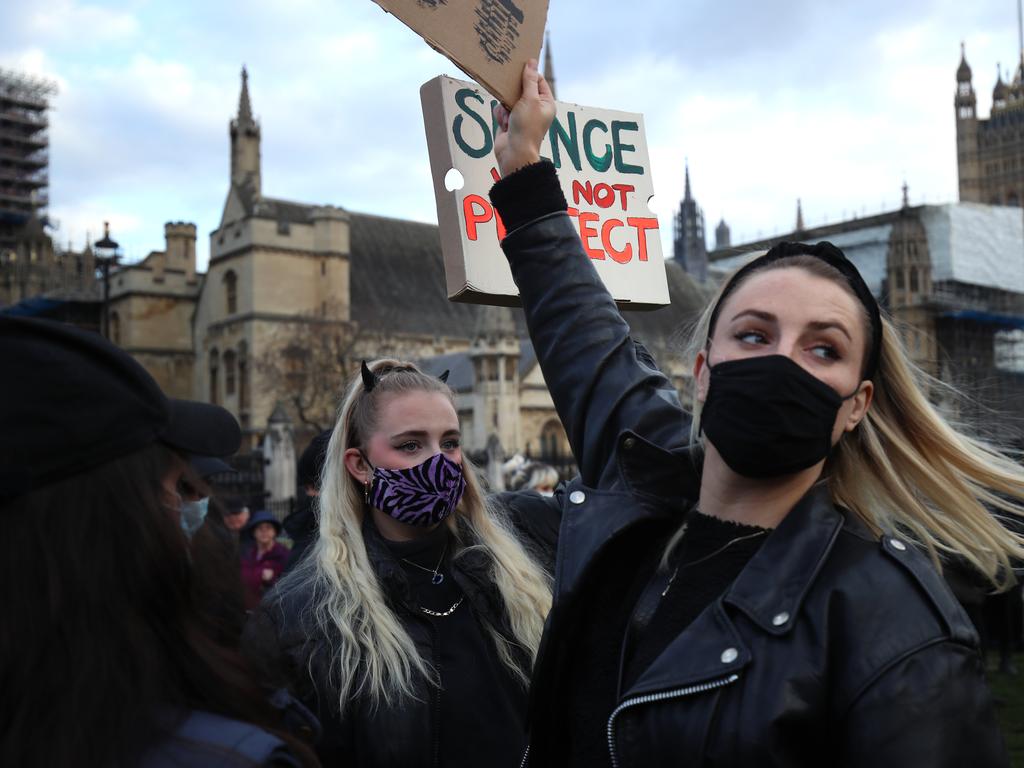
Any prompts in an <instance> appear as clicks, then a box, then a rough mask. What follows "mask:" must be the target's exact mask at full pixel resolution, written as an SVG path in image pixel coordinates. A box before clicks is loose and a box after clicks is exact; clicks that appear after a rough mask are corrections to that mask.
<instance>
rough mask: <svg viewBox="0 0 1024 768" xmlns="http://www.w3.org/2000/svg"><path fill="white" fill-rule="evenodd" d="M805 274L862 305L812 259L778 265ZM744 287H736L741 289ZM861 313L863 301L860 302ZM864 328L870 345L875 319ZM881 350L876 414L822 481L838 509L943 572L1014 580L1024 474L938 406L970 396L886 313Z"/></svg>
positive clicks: (1005, 582) (775, 265) (705, 329)
mask: <svg viewBox="0 0 1024 768" xmlns="http://www.w3.org/2000/svg"><path fill="white" fill-rule="evenodd" d="M792 267H798V268H800V269H803V270H805V271H807V272H809V273H811V274H813V275H815V276H818V277H824V278H826V279H829V280H832V281H833V282H835V283H836V284H838V285H839V286H841V287H842V288H843V289H844V290H845V291H847V293H849V294H850V295H851V296H853V297H854V298H855V299H856V296H855V294H854V292H853V290H852V289H851V288H850V286H849V283H848V282H847V280H846V278H845V277H843V275H842V274H841V273H840V272H839V271H838V270H836V269H835V268H833V267H831V266H830V265H828V264H827V263H825V262H824V261H822V260H820V259H817V258H814V257H812V256H795V257H789V258H783V259H779V260H778V261H774V262H771V263H770V264H767V265H765V266H764V267H759V268H756V269H754V270H753V271H752V272H750V273H749V274H748V275H746V276H745V277H744V278H741V280H745V279H749V277H750V276H751V275H754V274H758V273H760V272H764V271H767V270H770V269H782V268H792ZM729 282H730V281H729V280H725V281H723V283H722V288H721V289H720V290H719V291H718V293H717V294H716V296H715V298H714V299H712V301H711V303H710V304H709V305H708V307H707V308H706V309H705V311H704V312H703V314H702V315H701V317H700V319H699V320H698V321H697V323H696V325H695V326H694V329H693V331H692V334H691V336H690V341H689V345H688V349H687V352H688V357H689V359H691V360H693V359H695V358H696V355H697V353H698V352H699V351H700V350H702V349H704V348H705V347H706V344H707V341H708V339H709V338H710V334H711V333H712V331H713V329H712V328H711V327H710V323H711V316H712V313H713V311H714V308H715V306H716V305H717V304H718V302H719V300H720V298H721V295H722V292H723V291H724V289H725V287H726V286H728V285H729ZM732 287H733V288H737V287H738V285H737V286H732ZM858 306H859V300H858ZM864 322H865V329H866V331H867V333H868V334H869V337H870V326H869V325H868V321H867V313H866V312H865V313H864ZM882 328H883V331H882V344H881V353H880V356H879V364H878V371H877V373H876V375H875V376H874V379H873V381H874V398H873V400H872V402H871V407H870V408H869V409H868V412H867V415H866V417H865V418H864V420H863V421H862V422H861V423H860V425H858V427H857V428H856V429H855V430H854V431H853V432H851V433H847V434H844V436H843V437H842V439H841V440H840V441H839V443H838V445H837V446H836V448H835V449H834V450H833V452H832V454H831V456H830V457H829V459H828V461H827V462H826V466H825V472H824V475H823V479H824V480H825V481H826V482H827V483H828V487H829V491H830V492H831V495H832V499H833V501H834V502H835V503H836V504H838V505H840V506H843V507H846V508H847V509H849V510H850V511H852V512H853V513H854V514H856V515H857V517H859V518H860V519H861V520H862V521H863V522H864V523H865V524H866V525H867V526H868V527H869V528H870V529H871V530H872V531H874V532H875V534H877V535H881V534H882V533H886V532H888V533H898V534H901V535H903V536H908V537H910V538H912V539H914V540H915V541H917V542H918V543H919V544H920V545H921V546H922V547H924V549H925V550H926V551H927V552H928V554H929V556H930V557H931V559H932V561H933V562H934V563H935V565H936V567H937V568H939V569H940V570H941V568H942V563H943V561H944V560H948V559H951V558H952V559H957V558H961V559H963V560H966V561H967V562H968V563H970V564H971V565H972V566H973V567H974V568H975V569H977V571H978V572H979V573H980V574H983V575H984V576H985V578H986V579H987V580H988V581H989V582H990V583H991V584H992V585H993V587H995V588H996V589H1004V588H1006V587H1009V586H1011V585H1012V584H1013V583H1014V581H1015V579H1014V574H1013V570H1012V568H1011V560H1017V561H1020V560H1021V559H1022V558H1024V536H1022V535H1020V534H1017V533H1013V532H1012V531H1010V530H1008V529H1007V528H1006V527H1005V526H1004V525H1002V524H1001V522H1000V519H1001V517H1004V516H1006V517H1010V518H1017V519H1018V520H1020V519H1021V518H1022V517H1024V469H1022V467H1021V466H1020V465H1019V464H1018V463H1017V462H1016V461H1014V460H1013V459H1011V458H1009V457H1008V456H1007V455H1006V454H1004V453H1002V452H1001V451H1000V450H999V449H998V448H997V447H996V446H993V445H991V444H989V443H987V442H985V441H983V440H980V439H977V438H974V437H970V436H968V435H967V434H965V432H964V431H963V430H962V429H959V428H957V427H956V426H954V425H953V424H951V422H950V421H949V420H948V419H947V418H946V417H944V416H943V415H942V414H941V413H940V412H939V411H938V409H937V408H936V407H935V406H934V405H933V404H932V403H931V402H930V401H929V399H928V395H927V393H928V392H929V391H933V392H935V391H942V393H943V396H944V398H945V399H947V400H951V399H956V398H962V397H963V395H962V394H960V393H958V392H957V391H956V390H955V389H953V388H952V387H950V386H948V385H946V384H942V383H941V382H939V381H937V380H935V379H933V378H932V377H930V376H928V374H926V373H925V372H924V371H922V370H921V369H920V368H918V367H917V366H916V365H914V363H913V362H911V359H910V356H909V355H908V354H907V351H906V349H905V347H904V345H903V342H902V341H901V340H900V335H899V333H898V331H897V328H896V326H895V324H894V323H893V322H892V320H890V319H889V318H888V317H886V316H885V314H884V313H883V316H882ZM700 411H701V406H700V403H698V402H696V401H695V402H694V414H693V424H692V426H691V438H692V442H693V443H694V444H695V445H696V444H698V443H699V440H700V434H699V433H700Z"/></svg>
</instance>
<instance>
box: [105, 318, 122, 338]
mask: <svg viewBox="0 0 1024 768" xmlns="http://www.w3.org/2000/svg"><path fill="white" fill-rule="evenodd" d="M107 322H108V323H109V324H110V340H111V341H112V342H114V343H115V344H120V343H121V316H120V315H119V314H117V312H111V313H110V319H109V320H108V321H107Z"/></svg>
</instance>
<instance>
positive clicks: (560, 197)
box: [490, 61, 1024, 768]
mask: <svg viewBox="0 0 1024 768" xmlns="http://www.w3.org/2000/svg"><path fill="white" fill-rule="evenodd" d="M554 114H555V102H554V98H553V96H552V94H551V91H550V89H549V88H548V87H547V84H546V83H545V81H544V78H543V76H542V75H540V73H539V72H538V71H537V68H536V62H535V61H532V62H530V64H528V65H527V66H526V68H525V70H524V74H523V91H522V97H521V98H520V99H519V100H518V102H517V103H516V104H515V105H514V108H513V109H512V111H511V113H509V112H507V111H506V110H505V109H504V108H502V107H498V108H497V109H496V114H495V120H496V123H497V125H498V130H497V131H496V134H497V135H496V137H495V142H494V146H495V153H496V156H497V161H498V165H499V170H500V172H501V180H500V181H498V182H497V183H496V184H495V186H494V187H493V189H492V190H491V193H490V196H491V200H492V201H493V203H494V205H495V208H496V210H497V211H498V213H499V214H500V216H501V219H502V221H503V222H504V225H505V227H506V229H507V232H508V234H507V235H506V236H505V238H504V239H503V241H502V248H503V250H504V252H505V254H506V256H507V257H508V260H509V264H510V267H511V271H512V277H513V278H514V280H515V282H516V285H517V287H518V289H519V295H520V298H521V300H522V304H523V308H524V311H525V315H526V322H527V327H528V329H529V332H530V337H531V339H532V341H533V346H534V350H535V351H536V354H537V358H538V360H539V363H540V366H541V369H542V370H543V372H544V379H545V381H546V383H547V385H548V388H549V390H550V392H551V396H552V399H553V400H554V403H555V406H556V408H557V409H558V413H559V415H560V417H561V419H562V423H563V424H564V426H565V429H566V433H567V435H568V438H569V443H570V445H571V446H572V450H573V454H574V456H575V458H576V461H577V465H578V467H579V471H580V475H579V477H577V478H576V479H574V480H573V481H572V482H571V483H570V484H569V485H568V487H567V488H566V489H565V490H566V494H565V497H564V498H565V501H566V504H565V509H564V512H563V517H562V521H563V522H562V527H561V532H560V536H559V542H558V565H557V568H556V571H555V589H554V594H555V599H554V603H553V605H552V609H551V613H550V615H549V617H548V621H547V623H546V625H545V632H544V638H543V641H542V642H541V646H540V652H539V654H538V657H537V661H536V664H535V665H534V668H533V681H532V687H531V707H530V723H529V725H530V729H531V731H530V747H529V751H528V760H527V761H526V762H527V763H528V764H529V765H530V766H531V768H538V766H545V767H546V766H559V768H562V767H564V766H570V767H571V766H586V767H587V768H596V767H597V766H644V767H645V768H656V767H657V766H669V765H678V764H680V763H684V764H687V765H690V764H692V765H698V766H710V765H714V766H722V767H723V768H724V767H727V766H752V765H756V766H762V767H768V766H780V767H781V766H786V767H787V768H798V767H800V766H806V767H807V768H810V767H811V766H823V765H829V766H833V765H834V766H842V767H843V768H861V767H865V768H866V767H868V766H901V768H912V767H913V768H916V767H920V768H924V767H925V766H927V768H954V767H956V768H959V767H960V766H965V765H985V766H1005V765H1007V756H1006V749H1005V745H1004V743H1003V739H1002V737H1001V734H1000V732H999V728H998V725H997V722H996V718H995V716H994V712H993V706H992V697H991V694H990V692H989V690H988V688H987V686H986V683H985V678H984V669H983V666H982V662H981V659H980V658H979V654H978V640H977V634H976V633H975V631H974V628H973V627H972V626H971V624H970V622H969V621H968V619H967V617H966V616H965V614H964V612H963V611H962V610H961V609H960V607H959V606H958V605H957V603H956V601H955V599H954V598H953V595H952V594H951V592H950V590H949V589H948V587H947V586H946V584H945V583H944V581H943V579H942V577H941V576H940V570H941V568H942V567H943V565H945V564H947V563H949V562H950V560H952V559H955V560H958V561H960V562H963V563H966V564H969V565H970V567H971V568H972V569H974V570H975V571H976V572H977V573H978V574H979V575H981V576H983V577H984V578H985V579H987V580H988V582H989V584H990V588H997V589H998V588H1003V587H1005V586H1006V585H1007V584H1009V583H1012V581H1013V572H1012V569H1011V568H1012V565H1013V563H1014V561H1017V562H1019V559H1020V558H1021V556H1022V555H1024V537H1022V536H1020V535H1018V534H1015V533H1013V532H1012V531H1010V530H1008V529H1007V528H1006V527H1004V526H1003V525H1002V524H1001V521H1000V520H999V519H997V517H996V516H994V515H993V514H991V513H990V512H989V510H988V509H986V505H988V506H990V507H991V509H993V510H996V512H997V514H998V515H1000V516H1003V517H1006V518H1019V517H1020V515H1021V514H1022V511H1024V506H1022V504H1024V472H1022V469H1021V467H1020V466H1019V465H1018V464H1016V463H1015V462H1014V461H1012V460H1011V459H1010V458H1008V457H1007V456H1006V455H1004V454H1002V453H1000V452H999V451H997V450H995V449H994V448H992V447H990V446H987V445H985V444H983V443H981V442H980V441H978V440H976V439H974V438H972V437H971V436H969V435H967V434H964V433H963V432H960V431H958V430H957V429H955V428H954V427H953V426H951V425H950V424H949V423H948V422H947V421H946V420H945V419H944V417H943V416H942V414H941V413H940V412H939V411H938V410H937V409H936V408H935V407H934V406H933V405H932V404H931V402H930V401H929V399H928V390H927V389H926V384H925V382H926V381H927V380H926V378H925V377H924V376H923V375H922V374H920V372H919V371H917V370H916V369H915V368H914V367H913V365H912V363H911V362H910V361H909V359H908V356H907V354H906V352H905V351H904V349H903V346H902V343H901V341H900V338H899V333H898V331H897V330H896V329H895V328H894V326H893V324H892V323H891V322H890V321H889V320H888V319H886V318H885V317H884V316H883V315H882V313H881V311H880V309H879V306H878V303H877V301H876V300H875V297H874V295H873V294H872V292H871V290H870V289H869V288H868V286H867V284H866V283H865V281H864V279H863V277H862V276H861V275H860V273H859V271H858V270H857V268H856V267H855V266H854V265H853V264H852V263H851V262H850V261H849V260H848V259H847V258H846V256H845V255H844V254H843V253H842V251H841V250H840V249H838V248H836V247H835V246H834V245H831V244H829V243H818V244H807V243H781V244H778V245H776V246H775V247H773V248H772V249H771V250H770V251H768V252H767V253H765V254H763V255H762V256H760V257H758V258H756V259H754V260H753V261H751V262H749V263H748V264H747V265H745V266H744V267H742V268H741V269H739V270H738V271H737V272H735V273H734V274H733V275H732V276H731V277H729V278H728V279H726V281H725V282H724V283H723V284H722V286H721V288H720V289H719V291H718V294H717V296H715V297H714V298H713V299H712V301H711V303H710V305H709V306H708V307H707V309H706V310H705V311H704V313H703V314H702V315H701V317H700V319H699V321H698V322H697V324H696V327H695V330H694V332H693V334H692V336H691V344H690V347H689V349H688V350H687V351H688V352H689V354H690V360H691V361H692V365H693V369H692V370H693V388H694V411H695V413H694V414H693V416H692V418H691V416H690V414H688V413H686V412H685V411H684V410H683V408H682V407H681V404H680V401H679V395H678V393H677V390H676V387H675V385H674V384H673V382H672V381H671V379H669V378H668V377H666V376H665V375H663V374H662V373H661V372H660V371H658V370H657V368H656V367H654V366H652V365H651V364H650V363H649V362H648V361H645V360H644V359H643V358H642V357H641V356H640V355H639V354H638V352H637V349H636V347H635V345H634V344H633V342H632V339H631V337H630V328H629V326H628V325H627V323H626V322H625V321H624V320H623V318H622V316H621V314H620V313H619V311H618V309H617V307H616V304H615V302H614V300H613V299H612V297H611V296H610V295H609V293H608V291H607V289H606V288H605V287H604V284H603V283H602V281H601V279H600V277H599V275H598V272H597V270H596V269H595V267H594V264H593V263H592V258H593V249H591V248H589V247H588V248H585V247H584V244H583V242H582V241H581V240H580V236H579V234H578V231H577V227H578V226H579V224H578V222H574V221H573V219H572V218H571V216H570V215H569V211H568V210H567V204H566V200H565V196H564V194H563V192H562V187H561V185H560V183H559V179H558V175H557V173H556V169H555V167H554V165H553V164H552V163H550V162H546V161H541V160H540V145H541V142H542V141H543V140H544V139H545V138H546V137H547V136H548V132H549V128H550V126H551V123H552V119H553V117H554ZM630 125H632V128H633V129H635V128H636V126H635V124H627V123H620V124H619V129H622V130H625V131H627V133H625V134H624V135H626V136H628V135H629V130H630V127H629V126H630ZM614 126H615V124H614V123H613V127H612V129H611V135H612V138H611V139H610V141H611V142H612V143H615V142H616V141H617V139H615V136H616V135H617V134H616V130H617V129H616V127H614ZM623 149H624V150H625V157H626V158H628V157H629V152H630V151H631V150H632V147H631V146H629V145H625V147H623V146H622V145H618V144H616V148H615V149H614V152H613V148H612V147H611V146H609V147H608V153H607V160H608V163H609V166H610V164H611V160H612V155H613V154H614V155H615V165H616V173H617V174H623V173H627V174H628V173H629V171H630V170H631V169H630V167H629V165H627V164H625V163H620V162H619V161H620V160H621V159H622V158H621V157H620V155H621V154H622V153H621V152H620V150H623ZM634 169H635V170H638V171H642V170H643V169H642V168H639V167H636V166H634ZM622 178H628V177H626V176H623V177H622ZM642 203H643V201H640V203H639V204H640V205H641V206H642ZM583 213H584V212H583V211H582V210H581V211H580V217H579V218H580V220H582V217H583ZM631 245H635V244H625V245H622V244H619V243H617V244H616V247H618V248H620V249H622V250H621V251H617V252H616V253H617V256H618V257H619V258H618V259H617V260H618V261H620V262H621V261H623V260H626V262H627V263H625V264H623V263H617V264H616V263H611V260H609V261H608V263H606V264H605V265H604V266H605V267H608V268H609V269H610V270H623V271H624V272H625V271H629V270H633V271H635V272H636V273H637V274H640V273H641V272H643V271H644V270H657V269H659V268H660V267H659V266H658V265H657V264H647V265H645V264H643V263H642V259H638V258H636V257H637V255H638V254H637V253H636V252H635V248H633V249H631ZM588 251H590V252H591V256H589V257H588ZM602 255H603V254H602ZM949 394H950V393H949V392H948V391H946V390H945V389H944V390H943V397H944V398H945V397H947V396H948V395H949ZM535 500H536V501H543V500H540V499H536V497H535Z"/></svg>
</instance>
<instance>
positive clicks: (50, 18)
mask: <svg viewBox="0 0 1024 768" xmlns="http://www.w3.org/2000/svg"><path fill="white" fill-rule="evenodd" d="M26 10H27V12H26V13H25V15H24V16H23V17H22V19H23V30H24V33H25V34H26V35H27V36H29V37H31V38H32V39H34V40H36V41H40V42H45V43H47V44H58V45H65V44H74V45H97V44H103V43H110V42H113V41H121V40H127V39H131V38H133V37H135V36H136V35H137V34H138V32H139V21H138V19H137V18H136V17H135V16H134V15H133V14H131V13H127V12H124V11H116V10H111V9H109V8H104V7H102V6H99V5H91V4H89V3H78V2H75V1H74V0H35V2H32V3H31V4H29V5H28V8H27V9H26Z"/></svg>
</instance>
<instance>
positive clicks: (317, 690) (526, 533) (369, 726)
mask: <svg viewBox="0 0 1024 768" xmlns="http://www.w3.org/2000/svg"><path fill="white" fill-rule="evenodd" d="M532 496H534V497H536V498H540V497H538V496H537V495H536V494H532ZM531 511H532V512H534V514H531V515H530V516H529V518H527V519H519V518H517V517H515V516H513V517H512V518H511V519H510V522H511V523H512V525H513V527H514V528H515V530H516V531H517V533H519V535H520V539H521V541H523V543H524V544H525V545H526V546H527V548H528V549H530V551H531V552H532V553H533V554H534V556H535V557H537V559H538V560H539V561H540V562H541V564H542V565H543V566H545V567H547V568H550V566H551V563H552V560H553V555H554V547H555V537H556V535H557V526H558V513H557V509H556V508H555V507H554V506H552V507H549V508H546V509H542V510H539V511H538V510H535V509H534V510H531ZM538 512H539V513H538ZM465 535H467V536H468V535H469V534H468V532H466V534H465ZM363 540H364V542H365V544H366V551H367V555H368V556H369V559H370V562H371V564H372V565H373V567H374V571H375V573H376V575H377V578H378V580H379V582H380V585H381V588H382V589H383V591H384V593H385V595H386V596H387V599H388V603H389V606H390V607H391V608H392V610H393V611H394V612H395V614H396V615H397V616H398V617H399V618H400V620H401V622H402V625H403V627H404V628H405V630H406V631H407V632H408V633H409V636H410V637H411V638H412V640H413V642H414V643H415V644H416V648H417V650H418V651H419V653H420V656H421V658H423V659H426V660H428V661H430V662H431V663H433V664H434V665H435V667H436V666H437V658H436V656H435V654H434V646H435V634H434V633H435V631H436V630H435V628H434V625H433V624H432V623H431V622H430V621H429V620H427V619H426V618H425V617H424V616H423V615H422V613H420V612H419V610H417V608H416V603H415V601H414V599H413V597H412V594H411V592H410V588H409V583H408V580H407V579H406V576H405V573H404V572H403V570H402V567H401V565H400V564H399V563H398V561H397V560H395V558H394V556H393V555H392V554H391V553H390V551H389V550H388V548H387V545H386V544H385V543H384V541H383V539H382V538H381V536H380V534H379V533H378V532H377V529H376V527H375V526H373V525H372V524H369V523H368V522H367V523H365V524H364V525H363ZM450 568H451V575H452V578H453V579H455V581H456V583H457V584H458V586H459V588H460V589H461V590H462V592H463V594H464V595H465V596H466V601H467V602H468V603H469V605H470V607H471V609H472V611H473V614H474V615H475V616H476V617H477V619H478V621H481V622H486V623H487V624H489V625H490V626H493V627H494V628H496V629H497V630H498V631H499V632H500V633H501V634H502V635H504V636H505V637H508V638H511V637H513V634H512V631H511V629H509V627H508V624H507V620H506V616H505V608H504V602H503V601H502V599H501V594H500V592H499V591H498V588H497V586H496V585H495V584H494V582H493V581H492V579H491V575H490V570H491V562H490V559H489V557H488V556H487V555H486V554H485V553H484V552H482V551H481V550H479V549H472V548H470V549H466V550H464V551H463V552H462V553H461V554H460V555H459V556H457V557H455V558H453V560H452V562H451V563H450ZM304 575H305V572H304V571H303V570H302V569H301V568H300V569H299V570H297V571H296V572H295V573H294V574H292V575H291V578H296V577H300V576H304ZM311 597H312V595H311V592H310V590H300V591H291V592H288V593H287V594H285V595H280V596H279V595H278V593H277V591H274V592H271V593H269V594H268V595H267V597H265V598H264V600H263V602H262V604H261V605H260V607H259V609H257V611H255V612H254V613H253V615H252V616H251V617H250V619H249V623H248V624H247V626H246V629H245V633H244V635H243V651H244V652H245V655H246V657H247V658H248V660H249V661H250V662H251V663H252V664H253V666H254V667H255V668H256V669H257V671H258V672H259V674H260V675H261V677H262V680H263V682H265V683H268V684H273V685H281V686H288V687H290V688H291V689H292V691H293V692H294V693H295V695H296V696H297V697H298V699H299V700H300V701H301V702H302V703H303V704H305V705H306V706H307V707H309V708H310V709H311V710H313V711H314V712H315V713H316V714H317V716H318V717H319V718H320V722H321V725H322V736H321V738H320V740H319V743H318V744H317V753H318V755H319V756H320V759H321V762H322V763H323V764H324V765H325V766H335V765H337V766H372V767H373V768H388V767H391V768H438V748H437V745H438V740H439V738H440V736H439V734H440V728H441V723H440V717H439V715H440V712H439V707H440V702H439V698H438V696H437V695H436V689H435V688H433V687H432V686H430V685H428V684H427V683H426V681H423V680H419V681H418V682H417V685H418V686H419V689H418V691H417V698H416V700H407V701H402V702H400V703H398V704H396V705H394V706H390V707H389V706H384V705H381V706H380V707H379V708H377V709H374V708H373V707H371V706H369V704H368V702H367V701H365V700H362V699H358V698H357V699H354V700H353V701H352V702H351V703H350V705H349V707H348V709H347V710H346V713H345V716H344V717H339V716H338V714H337V702H336V701H335V700H334V696H335V695H336V694H334V693H333V692H332V690H331V689H330V686H329V684H328V683H327V681H328V680H329V668H328V666H327V661H328V659H329V655H330V650H331V647H332V641H331V639H330V638H329V637H326V636H324V635H323V633H322V632H321V631H320V629H319V628H318V627H316V625H315V623H314V622H313V620H312V617H311V615H310V609H311V602H310V601H311ZM517 661H519V662H520V663H521V664H522V665H523V667H524V668H529V657H528V656H527V655H526V654H525V651H523V656H522V658H520V659H518V660H517ZM438 671H439V672H440V674H441V675H442V679H443V677H444V671H443V670H440V669H439V670H438ZM313 681H316V682H315V683H314V682H313ZM472 705H473V704H472V702H466V706H472ZM456 727H457V724H456ZM494 727H495V728H506V729H507V728H509V727H510V726H509V725H508V724H503V723H495V724H494ZM523 741H525V735H524V738H523ZM484 757H486V756H484ZM516 757H517V756H513V757H509V756H505V759H504V760H503V761H502V762H503V763H504V764H514V763H515V762H516Z"/></svg>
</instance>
